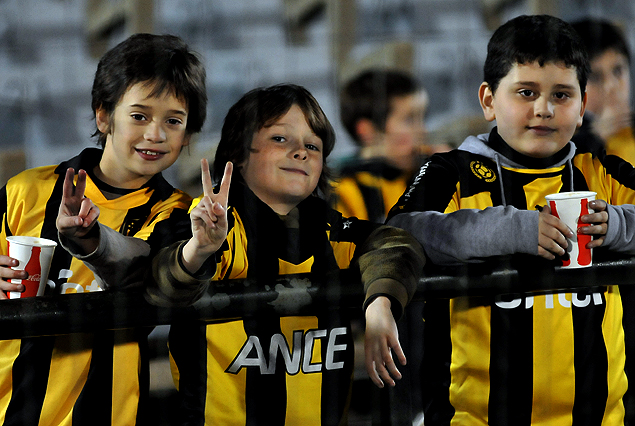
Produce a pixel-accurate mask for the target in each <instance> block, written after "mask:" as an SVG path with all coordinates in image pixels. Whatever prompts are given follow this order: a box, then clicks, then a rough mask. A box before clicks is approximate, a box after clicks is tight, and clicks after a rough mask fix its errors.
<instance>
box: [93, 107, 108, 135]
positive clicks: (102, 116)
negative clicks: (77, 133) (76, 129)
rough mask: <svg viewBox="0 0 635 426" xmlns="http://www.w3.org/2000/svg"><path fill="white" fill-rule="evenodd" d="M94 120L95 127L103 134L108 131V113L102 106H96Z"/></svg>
mask: <svg viewBox="0 0 635 426" xmlns="http://www.w3.org/2000/svg"><path fill="white" fill-rule="evenodd" d="M95 122H96V123H97V129H99V131H100V132H102V133H103V134H104V135H105V134H108V133H109V132H110V115H109V114H108V113H107V112H106V110H105V109H103V108H102V107H99V108H97V111H95Z"/></svg>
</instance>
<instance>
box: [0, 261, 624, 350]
mask: <svg viewBox="0 0 635 426" xmlns="http://www.w3.org/2000/svg"><path fill="white" fill-rule="evenodd" d="M632 283H635V258H621V259H610V260H603V261H600V262H596V263H595V264H594V265H593V266H592V267H590V268H584V269H563V268H559V267H553V266H551V265H550V264H548V263H543V262H540V261H535V260H527V259H524V260H522V259H521V260H519V259H511V258H509V259H507V258H502V259H499V261H498V262H491V263H483V264H475V265H463V266H460V267H454V268H448V269H443V270H437V271H428V272H427V275H426V276H424V277H423V278H422V279H421V280H420V281H419V285H418V288H417V292H416V295H415V298H416V299H422V298H451V297H459V296H466V295H469V296H488V295H494V294H509V293H527V292H553V291H560V290H566V289H585V288H586V289H588V288H593V287H599V286H607V285H626V284H632ZM362 293H363V292H362V286H361V284H360V283H359V278H358V275H357V274H355V273H353V272H351V271H341V272H340V273H338V274H334V275H328V276H320V277H317V276H315V275H308V274H306V275H304V274H303V275H292V276H284V277H280V278H279V279H278V280H275V281H272V282H255V281H247V280H235V281H224V282H214V283H213V285H212V286H210V289H209V291H208V292H207V293H206V294H205V296H204V297H203V298H202V299H201V300H200V301H198V302H197V303H196V304H195V305H193V306H191V307H187V308H164V307H157V306H153V305H151V304H150V303H148V302H147V301H146V299H145V297H144V293H143V291H142V290H141V289H136V290H130V291H105V292H96V293H85V294H70V295H63V296H50V297H49V296H45V297H34V298H27V299H18V300H6V301H2V302H0V306H1V308H0V339H2V340H4V339H14V338H21V337H32V336H41V335H53V334H68V333H76V332H89V331H96V330H102V329H118V328H129V327H152V326H155V325H163V324H170V323H174V322H179V321H192V320H194V321H196V320H201V321H203V320H204V321H214V320H224V319H230V318H237V317H248V316H262V315H276V316H280V315H306V314H311V313H316V312H318V311H319V310H324V309H342V308H354V309H356V308H359V307H360V306H361V303H362V300H363V294H362Z"/></svg>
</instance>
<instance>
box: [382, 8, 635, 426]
mask: <svg viewBox="0 0 635 426" xmlns="http://www.w3.org/2000/svg"><path fill="white" fill-rule="evenodd" d="M588 70H589V63H588V59H587V55H586V50H585V48H584V45H583V44H582V42H581V40H580V38H579V36H578V35H577V33H576V32H575V30H574V29H573V28H572V27H571V26H570V25H569V24H567V23H565V22H563V21H562V20H560V19H558V18H555V17H552V16H546V15H538V16H519V17H517V18H514V19H512V20H510V21H508V22H507V23H505V24H504V25H502V26H501V27H500V28H499V29H497V30H496V31H495V32H494V34H493V35H492V37H491V39H490V41H489V44H488V54H487V59H486V61H485V66H484V82H483V83H482V84H481V86H480V89H479V99H480V102H481V106H482V109H483V113H484V115H485V118H486V119H487V120H488V121H493V120H496V124H497V127H495V128H494V129H493V130H492V131H491V132H490V133H489V134H483V135H479V136H470V137H468V138H467V139H466V140H465V141H464V142H463V144H462V145H461V146H460V147H459V148H458V149H456V150H453V151H450V152H448V153H443V154H437V155H434V156H433V157H431V158H430V159H429V160H428V161H427V162H426V163H425V164H424V165H423V166H422V168H421V170H420V171H419V173H418V175H417V176H416V178H415V180H414V182H413V184H412V185H411V186H410V188H409V189H408V190H407V191H406V192H405V193H404V195H403V196H402V197H401V199H400V200H399V202H398V203H397V205H395V207H394V208H393V209H392V211H391V213H390V217H389V221H388V223H389V224H392V225H396V226H400V227H403V228H405V229H406V230H408V231H410V232H412V233H413V235H415V237H416V238H417V239H418V240H419V242H421V243H422V245H423V247H424V251H425V253H426V256H427V257H428V258H429V260H430V262H432V263H435V264H437V265H454V264H457V263H459V264H460V263H465V262H482V261H484V260H489V261H491V262H493V263H494V264H495V263H496V256H503V255H511V256H512V259H513V260H514V259H515V260H516V261H518V264H519V265H523V266H524V267H526V269H527V271H531V270H532V268H534V267H535V268H540V267H552V266H554V265H555V264H554V263H552V262H551V261H552V260H554V259H556V258H558V257H560V256H562V255H564V254H565V250H566V247H567V242H566V238H565V236H566V237H569V238H572V237H573V236H574V235H575V233H576V232H577V233H578V234H586V235H594V236H595V237H596V239H594V240H592V241H591V242H590V243H588V244H587V247H589V248H597V247H600V246H601V247H603V248H604V247H605V248H606V249H609V250H615V251H620V252H625V253H635V243H634V241H635V240H633V225H634V221H635V208H634V206H633V205H632V203H633V202H634V201H635V177H634V176H633V173H632V172H631V170H632V168H631V167H630V166H628V164H626V163H625V162H624V161H623V160H621V159H619V158H617V157H614V156H606V157H604V156H601V154H600V156H596V155H595V154H593V153H589V152H578V151H576V147H575V145H574V144H573V143H571V142H570V139H571V137H572V136H573V133H574V132H575V130H576V128H577V127H579V126H580V125H581V123H582V117H583V115H584V112H585V105H586V103H587V102H586V94H585V88H586V82H587V75H588ZM583 190H589V191H595V192H597V200H595V201H593V202H591V203H590V204H589V207H590V208H592V209H593V210H594V213H593V214H589V215H583V216H581V218H580V220H581V222H583V223H585V224H589V225H590V226H581V227H580V228H579V229H577V230H575V229H574V230H570V229H569V228H568V227H567V226H565V225H564V224H563V222H561V221H560V220H559V219H558V218H556V217H555V216H552V215H551V214H550V211H549V208H548V207H547V206H545V205H546V201H545V196H546V195H547V194H550V193H555V192H564V191H583ZM607 203H610V204H607ZM540 206H545V207H542V208H540ZM598 284H601V283H598ZM571 285H575V284H571ZM424 314H425V320H426V326H425V339H424V346H425V349H424V352H423V356H424V361H423V372H424V374H422V387H423V394H424V398H425V401H424V404H423V405H424V407H426V411H425V423H426V426H430V425H449V424H450V423H451V422H452V423H457V424H465V425H471V424H500V425H511V424H514V425H520V424H523V425H529V424H577V423H581V424H613V425H617V424H623V422H624V414H625V413H624V404H623V396H624V393H625V391H626V388H627V379H626V374H625V371H624V363H625V348H624V329H623V325H622V299H621V296H620V291H619V288H618V286H605V287H598V288H597V289H594V290H587V289H584V290H580V291H559V292H558V291H555V292H554V293H552V294H515V295H498V296H492V297H490V296H482V297H468V296H465V297H457V298H453V299H449V300H448V299H446V300H440V299H436V300H435V299H428V300H427V301H426V306H425V309H424Z"/></svg>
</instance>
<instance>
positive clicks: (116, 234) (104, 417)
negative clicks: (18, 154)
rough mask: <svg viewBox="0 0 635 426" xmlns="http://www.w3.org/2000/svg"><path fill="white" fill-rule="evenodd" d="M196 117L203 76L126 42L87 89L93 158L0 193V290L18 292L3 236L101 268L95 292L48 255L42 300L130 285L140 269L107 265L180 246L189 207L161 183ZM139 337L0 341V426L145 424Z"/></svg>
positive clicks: (187, 57) (181, 47) (184, 52)
mask: <svg viewBox="0 0 635 426" xmlns="http://www.w3.org/2000/svg"><path fill="white" fill-rule="evenodd" d="M206 105H207V94H206V90H205V69H204V67H203V65H202V63H201V61H200V59H199V57H198V55H196V54H195V53H194V52H192V51H191V50H190V49H189V47H188V46H187V45H186V44H185V43H184V42H183V41H182V40H181V39H180V38H178V37H175V36H169V35H162V36H158V35H150V34H135V35H133V36H131V37H129V38H128V39H126V40H124V41H123V42H121V43H120V44H118V45H117V46H115V47H114V48H113V49H111V50H110V51H108V52H107V53H106V54H105V55H104V56H103V57H102V58H101V60H100V62H99V64H98V67H97V72H96V73H95V78H94V81H93V89H92V108H93V113H94V115H95V123H96V127H97V130H96V132H95V136H98V139H99V144H100V145H101V147H102V149H97V148H86V149H84V150H83V151H82V152H81V153H80V154H79V155H77V156H76V157H74V158H71V159H70V160H68V161H65V162H63V163H61V164H59V165H57V166H45V167H39V168H35V169H30V170H26V171H24V172H22V173H20V174H18V175H17V176H15V177H13V178H11V179H10V180H9V181H8V183H7V185H6V186H5V187H4V188H2V191H0V196H1V198H0V201H1V203H0V214H1V215H2V221H3V222H2V223H3V227H2V229H1V230H0V253H3V255H0V265H1V266H0V277H1V278H2V279H1V280H0V289H2V290H4V291H21V288H20V287H21V285H19V284H11V283H10V282H8V280H9V278H14V277H16V275H17V274H18V273H19V272H17V271H13V270H11V269H9V267H10V266H13V265H14V263H12V259H10V258H9V257H8V256H6V255H5V254H6V253H7V247H6V241H5V237H6V236H8V235H29V236H38V237H44V238H49V239H52V240H55V241H58V242H65V243H66V244H68V245H69V246H71V247H74V248H76V249H77V252H81V253H83V254H84V255H85V257H84V259H91V256H97V255H99V256H103V257H105V258H108V259H109V260H111V261H113V265H114V266H113V267H111V268H110V269H109V270H108V278H109V279H108V280H102V279H100V277H98V276H96V275H95V274H94V273H93V272H92V271H91V269H89V267H88V266H87V265H86V264H85V263H84V262H82V260H83V258H82V256H78V257H77V258H74V257H73V256H71V253H69V252H67V251H65V250H64V248H62V247H61V246H58V247H57V249H56V250H55V254H54V256H53V261H52V265H51V269H50V272H49V285H50V287H49V288H48V289H47V291H46V293H45V294H46V295H47V296H49V297H68V296H65V295H66V294H68V293H84V292H93V291H102V290H107V289H108V288H109V285H108V284H110V286H119V285H123V284H129V283H139V282H140V280H141V277H142V276H143V273H144V269H143V268H138V269H137V270H132V269H130V268H124V267H122V266H121V265H122V263H121V262H117V258H116V257H117V256H119V258H120V259H122V260H128V259H129V258H130V257H131V256H142V255H146V256H147V255H149V254H150V253H152V252H154V251H157V250H158V249H159V248H161V247H163V246H164V245H168V244H170V243H172V242H173V241H175V240H178V239H182V238H185V237H187V236H189V235H190V230H189V227H183V226H179V224H182V223H186V224H187V221H188V216H187V209H188V207H189V204H190V202H191V198H190V197H189V196H188V195H187V194H185V193H183V192H182V191H179V190H177V189H175V188H173V187H172V186H171V185H170V184H169V183H168V182H167V181H166V180H165V179H164V178H163V177H162V176H161V172H162V171H163V170H165V169H166V168H168V167H169V166H171V165H172V164H173V163H174V162H175V161H176V159H177V158H178V156H179V153H180V152H181V149H182V148H183V147H184V146H186V145H187V144H188V143H189V141H190V137H191V136H192V135H193V134H195V133H197V132H199V131H200V130H201V127H202V125H203V123H204V121H205V115H206ZM75 171H78V177H77V179H76V187H74V183H73V180H74V173H75ZM84 196H85V197H84ZM80 211H81V214H78V213H79V212H80ZM97 217H99V222H96V219H97ZM56 222H57V225H58V226H60V238H59V239H58V229H57V227H56ZM122 239H123V240H125V241H127V242H130V243H132V244H133V248H134V249H133V250H132V253H131V252H130V251H124V250H120V249H121V248H122V247H129V246H127V245H126V244H119V243H120V242H121V241H122ZM137 249H138V251H136V250H137ZM20 278H21V277H20ZM107 283H108V284H107ZM2 296H4V292H0V297H2ZM80 300H81V298H80V299H78V303H81V301H80ZM121 309H122V311H123V309H125V308H121ZM114 314H116V313H114V312H113V315H114ZM76 320H77V321H82V318H77V319H76ZM149 331H150V329H130V330H104V331H99V332H95V333H84V334H70V335H63V336H41V337H35V338H24V339H21V340H8V341H0V419H2V420H3V424H20V425H41V426H44V425H73V424H79V425H83V424H91V425H97V424H99V425H111V424H112V425H115V424H117V425H134V424H139V425H145V424H148V421H149V420H148V417H147V416H148V414H149V413H148V409H147V404H148V392H149V383H148V381H149V377H148V376H149V364H148V356H147V335H148V333H149Z"/></svg>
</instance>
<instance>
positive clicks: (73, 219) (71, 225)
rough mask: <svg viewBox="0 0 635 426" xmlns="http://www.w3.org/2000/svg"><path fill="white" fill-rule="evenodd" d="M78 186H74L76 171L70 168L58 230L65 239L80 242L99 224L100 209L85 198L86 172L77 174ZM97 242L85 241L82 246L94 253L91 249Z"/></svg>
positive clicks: (58, 219)
mask: <svg viewBox="0 0 635 426" xmlns="http://www.w3.org/2000/svg"><path fill="white" fill-rule="evenodd" d="M77 175H78V177H77V185H76V186H75V185H74V184H73V178H74V177H75V170H73V169H72V168H69V169H67V170H66V176H65V177H64V186H63V189H62V202H61V203H60V209H59V212H58V214H57V221H56V225H57V230H58V231H59V233H60V234H61V235H63V236H64V237H66V238H68V239H70V240H73V241H75V242H79V241H80V240H81V239H82V238H83V237H85V236H86V235H87V234H88V233H89V232H90V230H91V229H92V228H93V226H95V223H97V219H98V218H99V208H98V207H97V206H96V205H95V204H93V202H92V201H91V200H90V199H89V198H86V197H84V191H85V190H86V171H85V170H81V169H80V170H79V172H78V173H77ZM94 243H95V242H89V241H83V242H82V244H81V245H82V246H87V247H86V250H87V251H88V252H92V250H90V248H91V247H92V246H93V245H94V248H96V245H95V244H94Z"/></svg>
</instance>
